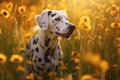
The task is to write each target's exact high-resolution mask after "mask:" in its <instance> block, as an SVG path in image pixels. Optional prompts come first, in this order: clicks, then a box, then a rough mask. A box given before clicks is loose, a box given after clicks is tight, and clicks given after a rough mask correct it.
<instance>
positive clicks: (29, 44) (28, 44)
mask: <svg viewBox="0 0 120 80" xmlns="http://www.w3.org/2000/svg"><path fill="white" fill-rule="evenodd" d="M30 46H31V42H30V41H29V42H28V43H27V44H26V48H27V49H30Z"/></svg>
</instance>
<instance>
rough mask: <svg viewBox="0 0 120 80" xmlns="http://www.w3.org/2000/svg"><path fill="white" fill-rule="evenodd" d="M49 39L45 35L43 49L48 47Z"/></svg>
mask: <svg viewBox="0 0 120 80" xmlns="http://www.w3.org/2000/svg"><path fill="white" fill-rule="evenodd" d="M49 42H50V38H49V37H48V36H47V35H46V37H45V47H48V46H49Z"/></svg>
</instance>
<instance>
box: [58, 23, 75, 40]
mask: <svg viewBox="0 0 120 80" xmlns="http://www.w3.org/2000/svg"><path fill="white" fill-rule="evenodd" d="M67 28H68V30H69V31H68V32H67V33H65V34H61V33H56V34H57V35H59V36H62V37H63V38H67V39H68V38H69V37H70V36H71V34H72V33H73V32H74V30H75V26H74V25H73V24H69V26H68V27H67Z"/></svg>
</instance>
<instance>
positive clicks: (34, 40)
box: [33, 37, 39, 45]
mask: <svg viewBox="0 0 120 80" xmlns="http://www.w3.org/2000/svg"><path fill="white" fill-rule="evenodd" d="M38 40H39V39H38V37H37V38H34V39H33V44H34V45H35V44H37V43H38Z"/></svg>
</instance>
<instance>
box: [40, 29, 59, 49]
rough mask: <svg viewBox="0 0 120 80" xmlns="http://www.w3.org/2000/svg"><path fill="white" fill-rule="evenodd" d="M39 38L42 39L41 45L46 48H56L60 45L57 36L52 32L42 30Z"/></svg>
mask: <svg viewBox="0 0 120 80" xmlns="http://www.w3.org/2000/svg"><path fill="white" fill-rule="evenodd" d="M38 36H39V37H40V39H39V42H40V45H41V46H43V47H44V48H52V49H53V48H55V47H56V46H57V45H59V40H60V39H59V38H58V37H57V36H55V35H54V34H53V33H52V32H50V31H48V30H46V31H43V30H40V31H39V34H38Z"/></svg>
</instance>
